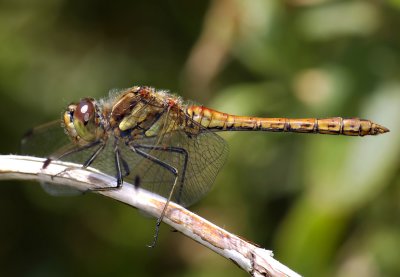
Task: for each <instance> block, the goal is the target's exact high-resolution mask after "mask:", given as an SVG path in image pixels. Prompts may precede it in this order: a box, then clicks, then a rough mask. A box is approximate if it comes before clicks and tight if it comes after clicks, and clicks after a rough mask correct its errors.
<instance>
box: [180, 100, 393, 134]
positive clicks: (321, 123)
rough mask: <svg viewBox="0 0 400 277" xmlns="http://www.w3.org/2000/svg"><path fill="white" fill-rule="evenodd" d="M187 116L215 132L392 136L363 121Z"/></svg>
mask: <svg viewBox="0 0 400 277" xmlns="http://www.w3.org/2000/svg"><path fill="white" fill-rule="evenodd" d="M186 112H187V114H188V116H189V117H190V118H191V119H192V120H193V121H195V122H197V123H199V124H200V125H202V126H203V127H205V128H207V129H209V130H212V131H270V132H295V133H318V134H330V135H346V136H366V135H379V134H383V133H386V132H389V129H387V128H386V127H383V126H381V125H379V124H376V123H374V122H372V121H370V120H366V119H359V118H341V117H330V118H323V119H317V118H262V117H250V116H236V115H230V114H226V113H222V112H218V111H215V110H212V109H209V108H206V107H202V106H190V107H188V108H187V110H186Z"/></svg>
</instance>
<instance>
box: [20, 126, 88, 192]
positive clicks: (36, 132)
mask: <svg viewBox="0 0 400 277" xmlns="http://www.w3.org/2000/svg"><path fill="white" fill-rule="evenodd" d="M73 147H74V146H73V144H72V143H71V142H70V141H69V139H68V137H67V136H66V134H65V133H64V131H63V128H62V127H61V122H60V121H59V120H57V121H52V122H49V123H47V124H43V125H40V126H38V127H36V128H34V129H32V130H30V131H29V132H28V133H27V134H26V135H25V136H24V137H23V139H22V141H21V153H22V154H24V155H31V156H35V157H41V158H48V157H51V156H57V155H58V154H61V153H63V152H64V151H66V150H67V149H71V148H73ZM41 186H42V188H43V189H44V190H45V191H46V192H47V193H49V194H51V195H56V196H58V195H76V194H81V192H80V191H78V190H76V189H73V188H70V187H66V186H59V185H54V184H50V183H45V182H41Z"/></svg>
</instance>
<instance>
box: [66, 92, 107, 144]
mask: <svg viewBox="0 0 400 277" xmlns="http://www.w3.org/2000/svg"><path fill="white" fill-rule="evenodd" d="M99 117H100V115H99V113H98V110H97V106H96V102H95V100H94V99H91V98H84V99H82V100H81V101H80V102H79V103H78V104H70V105H69V106H68V108H67V110H66V111H65V112H64V115H63V122H64V129H65V132H66V133H67V135H68V136H69V137H70V139H71V140H72V141H73V142H74V143H76V144H78V145H80V146H84V145H87V144H89V143H91V142H93V141H97V140H99V139H100V138H101V137H102V136H103V134H104V130H103V128H101V126H100V124H99V122H100V118H99Z"/></svg>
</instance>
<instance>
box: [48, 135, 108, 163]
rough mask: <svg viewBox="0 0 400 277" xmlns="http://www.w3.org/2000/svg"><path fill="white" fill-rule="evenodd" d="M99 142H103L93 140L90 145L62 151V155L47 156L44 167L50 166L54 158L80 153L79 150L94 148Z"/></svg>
mask: <svg viewBox="0 0 400 277" xmlns="http://www.w3.org/2000/svg"><path fill="white" fill-rule="evenodd" d="M99 143H101V141H94V142H92V143H90V144H88V145H85V146H82V147H78V148H74V149H71V150H68V151H66V152H64V153H62V154H61V155H60V156H58V157H56V158H51V157H49V158H47V159H46V161H45V162H44V163H43V166H42V169H45V168H46V167H48V166H49V164H50V163H51V162H52V161H53V160H59V159H62V158H64V157H67V156H69V155H71V154H74V153H78V152H80V151H83V150H85V149H89V148H92V147H94V146H96V145H98V144H99Z"/></svg>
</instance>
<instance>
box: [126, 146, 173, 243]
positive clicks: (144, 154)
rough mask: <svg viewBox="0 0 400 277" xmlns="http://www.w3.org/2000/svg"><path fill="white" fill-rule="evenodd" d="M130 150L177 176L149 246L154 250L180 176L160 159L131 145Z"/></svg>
mask: <svg viewBox="0 0 400 277" xmlns="http://www.w3.org/2000/svg"><path fill="white" fill-rule="evenodd" d="M129 148H130V149H131V150H132V151H133V152H135V153H137V154H138V155H140V156H142V157H144V158H146V159H148V160H149V161H152V162H154V163H156V164H158V165H159V166H161V167H163V168H165V169H166V170H168V171H169V172H171V173H172V174H173V175H174V176H175V180H174V184H173V186H172V188H171V191H170V193H169V195H168V198H167V202H166V203H165V205H164V208H163V209H162V212H161V215H160V216H159V217H158V218H157V223H156V230H155V234H154V239H153V242H152V243H151V244H150V245H148V247H150V248H153V247H154V246H156V243H157V239H158V233H159V231H160V225H161V222H162V220H163V218H164V216H165V212H166V211H167V207H168V204H169V202H170V201H171V198H172V196H173V195H174V191H175V187H176V183H177V181H178V178H179V174H178V170H177V169H176V168H175V167H173V166H171V165H169V164H167V163H165V162H163V161H161V160H160V159H158V158H156V157H154V156H152V155H150V154H148V153H147V152H145V151H142V150H140V149H138V148H135V147H134V146H133V145H129Z"/></svg>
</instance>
